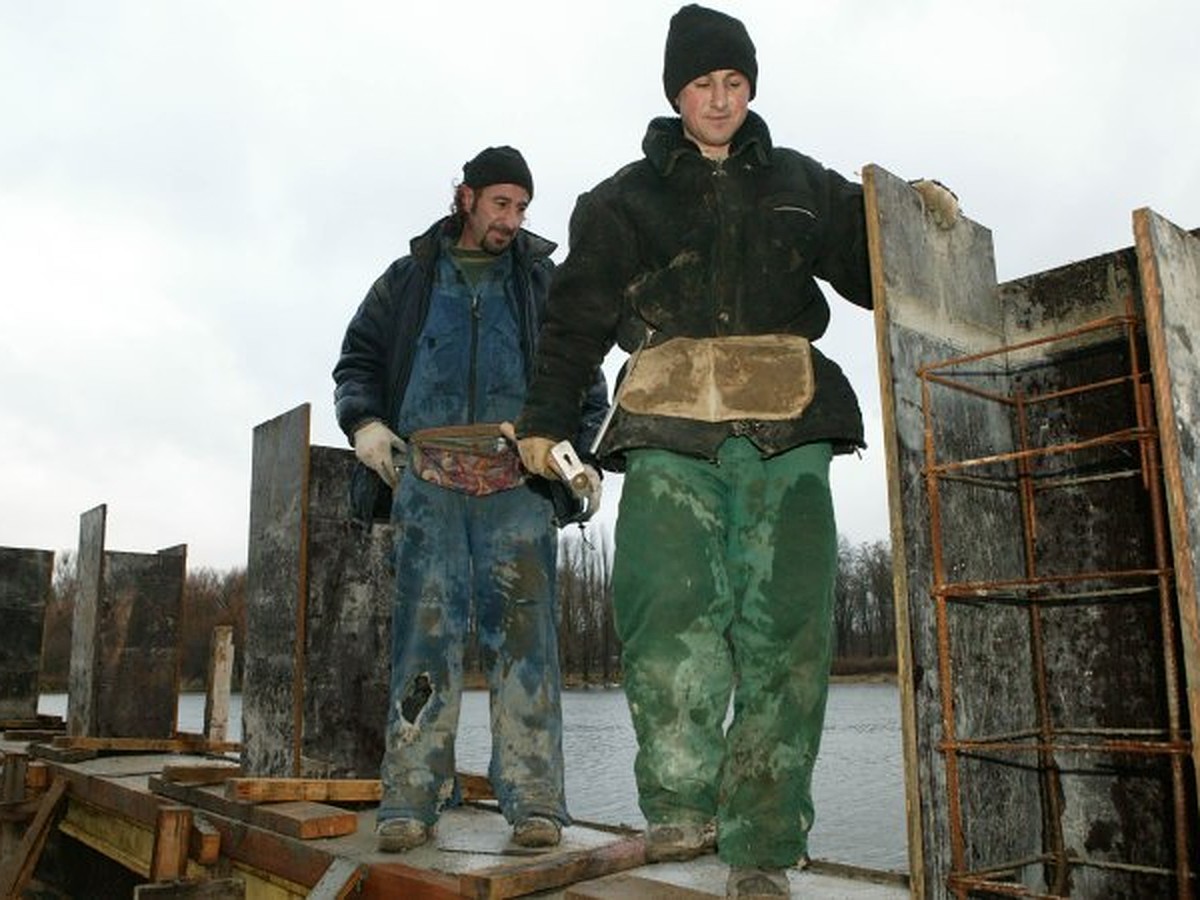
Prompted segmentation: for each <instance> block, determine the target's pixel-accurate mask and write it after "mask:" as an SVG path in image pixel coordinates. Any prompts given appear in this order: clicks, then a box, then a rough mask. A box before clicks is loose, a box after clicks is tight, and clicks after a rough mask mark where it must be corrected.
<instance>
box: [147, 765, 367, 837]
mask: <svg viewBox="0 0 1200 900" xmlns="http://www.w3.org/2000/svg"><path fill="white" fill-rule="evenodd" d="M149 785H150V790H151V791H153V792H154V793H156V794H162V795H163V796H165V797H170V798H171V799H172V800H176V801H178V802H180V803H186V804H188V805H189V806H196V807H199V808H200V809H205V810H208V811H209V812H211V813H215V814H216V815H219V816H225V817H226V818H230V819H237V820H239V821H242V822H247V823H249V824H251V825H255V826H257V827H259V828H265V829H267V830H269V831H274V832H276V833H278V834H283V835H287V836H288V837H294V838H301V839H305V840H306V839H309V838H325V837H339V836H341V835H345V834H353V833H354V832H355V831H357V830H358V816H357V814H356V813H354V812H353V811H352V810H345V809H341V808H339V807H336V806H327V805H325V804H323V803H312V802H309V801H296V802H292V803H265V804H257V805H256V804H250V803H238V802H236V801H234V800H229V799H227V798H226V797H223V796H221V795H220V794H218V793H214V789H213V788H207V787H187V786H184V785H180V784H171V783H170V782H167V781H164V780H163V779H161V778H158V777H155V776H151V778H150V782H149Z"/></svg>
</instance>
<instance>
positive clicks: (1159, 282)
mask: <svg viewBox="0 0 1200 900" xmlns="http://www.w3.org/2000/svg"><path fill="white" fill-rule="evenodd" d="M1133 231H1134V240H1135V243H1136V247H1137V258H1138V271H1139V273H1140V275H1141V279H1142V296H1143V302H1144V304H1145V311H1146V337H1147V341H1148V343H1149V345H1150V368H1151V372H1152V374H1153V381H1154V385H1155V391H1154V397H1155V403H1156V405H1157V415H1158V423H1159V441H1160V446H1161V453H1162V462H1163V476H1164V482H1165V485H1166V493H1167V512H1168V520H1169V524H1170V531H1171V547H1172V554H1173V560H1174V566H1175V592H1176V594H1175V596H1176V604H1177V608H1178V610H1179V623H1180V638H1181V645H1182V648H1183V661H1184V671H1185V674H1186V684H1187V706H1188V712H1189V715H1190V720H1191V722H1192V745H1191V746H1192V753H1191V762H1192V774H1193V780H1192V781H1193V784H1195V783H1197V781H1198V780H1200V739H1197V733H1198V732H1200V729H1198V728H1197V723H1200V566H1197V565H1196V555H1197V553H1200V362H1198V356H1197V352H1196V341H1197V339H1198V337H1197V336H1200V240H1197V239H1196V238H1195V237H1193V236H1192V235H1191V234H1189V233H1188V232H1186V231H1184V230H1183V229H1181V228H1179V227H1177V226H1175V225H1173V224H1171V223H1170V222H1168V221H1167V220H1166V219H1164V218H1163V217H1162V216H1160V215H1158V214H1156V213H1154V212H1153V211H1151V210H1149V209H1139V210H1136V211H1135V212H1134V214H1133ZM1194 793H1195V794H1196V799H1197V803H1198V804H1200V791H1196V792H1194Z"/></svg>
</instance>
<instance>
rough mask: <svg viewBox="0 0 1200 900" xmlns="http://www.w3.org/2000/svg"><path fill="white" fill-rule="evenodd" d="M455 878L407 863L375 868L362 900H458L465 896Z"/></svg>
mask: <svg viewBox="0 0 1200 900" xmlns="http://www.w3.org/2000/svg"><path fill="white" fill-rule="evenodd" d="M459 887H460V885H459V880H458V878H457V877H455V876H454V875H449V874H447V873H445V872H438V871H435V870H432V869H418V868H416V867H415V866H410V865H406V864H405V863H398V862H388V863H379V864H373V865H372V866H371V869H370V871H369V872H368V873H367V878H366V880H365V881H364V882H363V883H362V889H361V891H360V893H359V897H360V898H361V900H393V898H396V897H404V898H405V900H457V898H461V897H462V896H463V894H462V893H461V892H460V890H459Z"/></svg>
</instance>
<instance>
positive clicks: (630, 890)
mask: <svg viewBox="0 0 1200 900" xmlns="http://www.w3.org/2000/svg"><path fill="white" fill-rule="evenodd" d="M563 896H564V900H646V898H647V897H653V898H654V900H712V897H713V896H715V895H714V894H713V893H712V892H711V891H697V890H693V889H692V888H689V887H680V886H679V885H674V884H667V883H666V882H663V881H656V880H653V879H650V878H645V877H643V876H641V875H633V874H630V873H628V872H623V873H619V874H617V875H609V876H608V877H607V878H601V879H599V880H597V881H589V882H587V883H585V884H576V885H573V886H571V887H569V888H567V891H566V893H565V894H564V895H563Z"/></svg>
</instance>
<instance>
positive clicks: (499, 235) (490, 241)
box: [479, 228, 516, 256]
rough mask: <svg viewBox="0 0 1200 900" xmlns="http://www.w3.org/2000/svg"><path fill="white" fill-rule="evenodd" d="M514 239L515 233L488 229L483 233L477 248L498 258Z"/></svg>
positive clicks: (499, 229) (500, 229)
mask: <svg viewBox="0 0 1200 900" xmlns="http://www.w3.org/2000/svg"><path fill="white" fill-rule="evenodd" d="M514 237H516V232H514V231H509V230H507V229H502V228H489V229H488V230H487V231H486V232H484V235H483V240H482V241H480V242H479V246H480V247H482V248H483V249H484V250H486V251H487V252H488V253H490V254H492V255H493V256H499V255H500V254H501V253H503V252H504V251H505V250H507V249H508V245H509V244H511V243H512V241H513V238H514ZM497 242H498V243H497Z"/></svg>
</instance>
